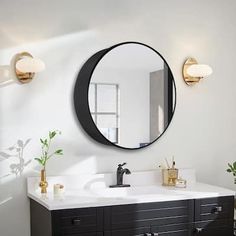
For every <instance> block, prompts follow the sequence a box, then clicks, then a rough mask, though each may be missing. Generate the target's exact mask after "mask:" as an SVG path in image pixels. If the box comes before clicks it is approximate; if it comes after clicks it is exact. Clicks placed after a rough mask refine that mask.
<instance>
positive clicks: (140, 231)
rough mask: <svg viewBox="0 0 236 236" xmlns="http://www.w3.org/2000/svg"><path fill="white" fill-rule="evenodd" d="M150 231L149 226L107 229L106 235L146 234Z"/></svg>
mask: <svg viewBox="0 0 236 236" xmlns="http://www.w3.org/2000/svg"><path fill="white" fill-rule="evenodd" d="M149 232H150V228H149V227H143V228H131V229H120V230H112V231H105V233H104V236H144V235H145V233H149Z"/></svg>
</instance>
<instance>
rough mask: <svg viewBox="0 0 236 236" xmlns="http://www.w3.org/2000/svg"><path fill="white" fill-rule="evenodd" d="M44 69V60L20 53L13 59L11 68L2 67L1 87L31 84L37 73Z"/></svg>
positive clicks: (0, 71) (0, 70)
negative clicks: (14, 84)
mask: <svg viewBox="0 0 236 236" xmlns="http://www.w3.org/2000/svg"><path fill="white" fill-rule="evenodd" d="M44 69H45V64H44V62H43V61H42V60H40V59H38V58H34V57H33V56H32V55H31V54H30V53H28V52H22V53H18V54H16V55H15V56H14V57H13V58H12V60H11V63H10V65H9V66H0V85H3V86H4V85H7V84H10V83H12V82H19V83H21V84H26V83H29V82H30V81H31V80H32V79H33V78H34V76H35V74H36V73H38V72H40V71H43V70H44Z"/></svg>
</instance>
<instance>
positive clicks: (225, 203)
mask: <svg viewBox="0 0 236 236" xmlns="http://www.w3.org/2000/svg"><path fill="white" fill-rule="evenodd" d="M233 215H234V197H233V196H228V197H218V198H204V199H197V200H195V221H207V220H220V219H233Z"/></svg>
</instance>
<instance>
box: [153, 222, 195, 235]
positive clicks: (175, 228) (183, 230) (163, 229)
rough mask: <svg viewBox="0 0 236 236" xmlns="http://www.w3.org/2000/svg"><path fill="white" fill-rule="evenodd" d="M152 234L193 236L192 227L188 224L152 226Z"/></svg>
mask: <svg viewBox="0 0 236 236" xmlns="http://www.w3.org/2000/svg"><path fill="white" fill-rule="evenodd" d="M151 232H152V233H153V235H155V234H156V235H158V236H161V235H163V236H169V235H170V236H191V232H192V225H191V224H190V223H188V224H173V225H163V226H152V227H151Z"/></svg>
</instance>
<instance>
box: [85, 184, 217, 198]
mask: <svg viewBox="0 0 236 236" xmlns="http://www.w3.org/2000/svg"><path fill="white" fill-rule="evenodd" d="M88 191H89V193H90V194H92V195H93V196H94V197H97V198H126V199H129V198H138V197H146V198H148V197H156V198H168V197H183V196H191V195H194V196H197V197H203V196H204V195H206V194H207V195H208V196H209V194H210V195H212V196H215V195H217V193H216V192H208V191H196V190H195V191H192V190H191V189H185V188H184V189H178V188H175V187H163V186H140V187H130V188H101V189H91V190H88Z"/></svg>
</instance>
